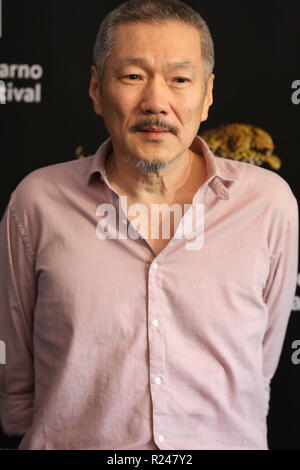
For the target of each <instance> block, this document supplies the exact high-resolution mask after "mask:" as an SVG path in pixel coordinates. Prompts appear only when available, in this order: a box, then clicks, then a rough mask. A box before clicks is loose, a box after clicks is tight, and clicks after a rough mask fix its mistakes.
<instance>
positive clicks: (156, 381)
mask: <svg viewBox="0 0 300 470" xmlns="http://www.w3.org/2000/svg"><path fill="white" fill-rule="evenodd" d="M154 382H155V383H156V384H157V385H159V384H160V383H161V378H160V377H155V379H154Z"/></svg>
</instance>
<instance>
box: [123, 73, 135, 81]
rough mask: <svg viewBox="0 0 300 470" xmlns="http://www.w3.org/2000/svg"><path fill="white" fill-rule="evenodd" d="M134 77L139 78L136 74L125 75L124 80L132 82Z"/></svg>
mask: <svg viewBox="0 0 300 470" xmlns="http://www.w3.org/2000/svg"><path fill="white" fill-rule="evenodd" d="M132 77H139V75H137V74H136V73H131V74H129V75H125V76H124V77H123V78H129V79H130V80H131V78H132Z"/></svg>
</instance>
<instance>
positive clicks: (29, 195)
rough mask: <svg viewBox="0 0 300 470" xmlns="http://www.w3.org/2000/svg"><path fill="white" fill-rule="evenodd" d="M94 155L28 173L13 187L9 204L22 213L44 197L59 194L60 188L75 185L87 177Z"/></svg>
mask: <svg viewBox="0 0 300 470" xmlns="http://www.w3.org/2000/svg"><path fill="white" fill-rule="evenodd" d="M94 157H95V155H90V156H88V157H85V158H81V159H76V160H70V161H66V162H61V163H55V164H52V165H47V166H44V167H41V168H37V169H36V170H33V171H31V172H30V173H28V174H27V175H26V176H25V177H24V178H23V179H22V180H21V181H20V182H19V183H18V185H17V186H16V187H15V189H14V190H13V192H12V193H11V197H10V204H14V205H15V207H16V208H17V209H18V210H20V211H22V209H25V208H26V207H32V206H36V205H38V204H39V202H40V201H41V200H43V199H44V197H51V195H55V194H58V193H59V189H60V188H62V187H67V186H68V187H70V186H72V185H75V184H76V182H78V181H79V180H80V178H85V177H86V175H88V171H89V168H90V165H91V163H92V159H93V158H94Z"/></svg>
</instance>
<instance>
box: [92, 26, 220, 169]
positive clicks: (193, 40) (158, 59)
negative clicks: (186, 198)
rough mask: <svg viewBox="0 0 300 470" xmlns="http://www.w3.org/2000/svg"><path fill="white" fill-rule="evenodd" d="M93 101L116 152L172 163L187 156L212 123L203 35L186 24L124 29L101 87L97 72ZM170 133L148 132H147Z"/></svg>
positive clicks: (117, 37) (118, 34)
mask: <svg viewBox="0 0 300 470" xmlns="http://www.w3.org/2000/svg"><path fill="white" fill-rule="evenodd" d="M91 74H92V76H91V84H90V96H91V98H92V100H93V105H94V110H95V112H96V113H97V114H99V115H102V116H103V119H104V122H105V125H106V128H107V130H108V132H109V134H110V136H111V137H112V141H113V144H114V149H115V151H116V150H117V151H118V152H121V154H123V155H129V156H132V157H135V158H137V159H139V160H156V161H157V160H161V161H164V162H167V161H170V160H172V159H173V158H175V157H176V156H177V155H178V154H181V153H183V152H184V151H186V150H187V149H188V148H189V146H190V145H191V143H192V141H193V139H194V137H195V135H196V134H197V132H198V129H199V125H200V123H201V122H202V121H204V120H206V119H207V113H208V109H209V106H210V105H211V103H212V88H213V79H214V75H213V74H212V75H211V76H210V77H209V80H208V83H207V86H205V68H204V63H203V61H202V57H201V45H200V35H199V31H198V30H197V29H195V28H194V27H192V26H190V25H186V24H184V23H180V22H176V21H174V22H169V23H167V24H166V23H163V24H161V25H151V24H145V23H137V24H122V25H119V26H118V28H117V29H116V31H115V45H114V47H113V49H112V51H111V54H110V56H109V57H108V59H107V60H106V63H105V70H104V76H103V83H102V87H101V90H100V85H99V81H98V77H97V73H96V69H95V67H94V66H93V67H92V68H91ZM151 126H156V127H160V128H161V127H162V128H164V130H165V132H161V133H158V132H156V133H153V132H145V131H142V129H144V128H146V127H151Z"/></svg>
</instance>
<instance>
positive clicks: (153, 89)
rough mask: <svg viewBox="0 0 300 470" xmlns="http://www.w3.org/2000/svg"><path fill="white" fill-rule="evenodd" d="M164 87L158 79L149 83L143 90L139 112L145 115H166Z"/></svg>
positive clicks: (166, 104)
mask: <svg viewBox="0 0 300 470" xmlns="http://www.w3.org/2000/svg"><path fill="white" fill-rule="evenodd" d="M168 109H169V106H168V101H167V90H166V86H164V85H163V83H162V82H161V81H160V80H159V79H153V80H151V81H149V83H148V84H147V85H146V87H145V88H144V90H143V96H142V100H141V110H142V112H143V113H145V114H164V115H166V114H168Z"/></svg>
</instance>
